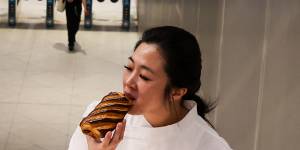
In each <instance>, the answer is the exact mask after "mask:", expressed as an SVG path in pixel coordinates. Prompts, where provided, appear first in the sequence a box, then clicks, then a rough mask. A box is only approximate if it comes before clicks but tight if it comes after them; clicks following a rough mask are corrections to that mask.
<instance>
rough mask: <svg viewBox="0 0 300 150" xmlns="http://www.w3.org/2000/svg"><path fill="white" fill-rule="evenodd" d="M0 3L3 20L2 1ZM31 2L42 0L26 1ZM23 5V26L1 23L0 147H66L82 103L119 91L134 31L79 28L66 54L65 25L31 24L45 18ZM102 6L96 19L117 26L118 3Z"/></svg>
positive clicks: (57, 149)
mask: <svg viewBox="0 0 300 150" xmlns="http://www.w3.org/2000/svg"><path fill="white" fill-rule="evenodd" d="M0 1H1V2H0V7H1V8H0V13H1V15H0V17H1V20H0V22H2V23H3V21H4V22H5V21H7V20H5V18H6V17H7V16H6V17H5V13H7V12H5V9H7V8H4V7H3V6H4V5H3V4H5V3H6V4H7V2H6V1H4V0H0ZM31 1H32V4H36V5H37V4H39V3H40V2H41V1H37V0H34V1H33V0H27V1H26V2H31ZM106 1H107V0H106ZM24 2H25V1H24ZM42 2H45V0H43V1H42ZM24 4H25V3H23V5H22V7H24V8H22V10H23V13H24V14H26V13H27V14H26V15H24V14H22V15H23V17H22V15H21V14H20V16H19V17H21V18H19V21H22V22H24V23H25V24H27V25H28V26H27V27H18V26H16V27H15V28H11V27H6V26H5V25H3V26H1V27H0V114H1V118H0V150H65V149H67V147H68V143H69V139H70V136H71V135H72V133H73V131H74V129H75V128H76V126H77V125H78V124H79V122H80V120H81V114H82V113H83V111H84V109H85V107H86V106H87V105H88V104H89V103H90V102H91V101H93V100H97V99H100V98H101V97H102V96H104V95H105V94H107V93H108V92H110V91H121V90H122V71H123V65H124V64H126V63H127V58H128V56H130V55H131V53H132V49H133V47H134V44H135V42H136V41H137V39H138V33H137V32H135V31H129V32H125V31H119V30H117V29H116V30H114V28H112V30H105V29H103V30H84V29H83V28H81V29H80V31H79V32H78V35H77V41H78V42H77V44H76V46H75V52H69V51H68V50H67V31H66V30H65V28H59V29H56V28H54V29H46V28H42V27H41V28H36V27H35V25H34V24H35V23H36V22H34V21H41V22H44V20H43V19H37V18H38V17H36V16H39V15H40V14H37V12H39V11H35V12H34V11H29V10H30V9H29V8H27V7H29V6H26V7H25V5H24ZM105 4H106V7H105V11H106V14H107V16H99V20H101V21H103V22H108V24H105V27H108V26H109V25H115V26H118V25H119V23H118V18H119V19H120V16H117V15H115V14H114V13H115V12H116V11H112V10H114V9H116V8H115V7H116V5H120V3H119V4H118V3H117V4H113V3H110V2H109V1H107V2H106V3H103V5H105ZM101 7H102V6H101ZM118 7H119V6H118ZM31 8H32V9H35V8H36V6H35V7H31ZM36 9H38V8H36ZM95 12H96V11H95ZM120 12H121V11H120ZM20 13H22V12H20ZM96 13H99V14H100V12H96ZM96 13H95V14H96ZM6 15H7V14H6ZM34 15H36V16H35V17H32V16H34ZM102 15H103V14H102ZM109 15H111V16H109ZM113 16H115V18H114V17H113ZM40 17H41V16H40ZM63 17H64V15H62V16H61V18H63ZM101 17H102V18H101ZM105 17H107V18H105ZM26 18H29V19H28V20H26ZM30 18H31V21H32V20H34V21H32V22H31V21H30ZM41 18H42V17H41ZM111 18H113V19H111ZM63 19H64V18H63ZM63 19H62V20H63ZM59 20H60V19H59V17H58V19H57V21H58V22H59ZM26 21H28V22H26ZM119 21H120V20H119ZM98 23H99V24H98V25H99V27H101V24H100V23H101V22H98ZM4 24H5V23H4ZM60 24H61V26H64V22H63V21H62V22H60Z"/></svg>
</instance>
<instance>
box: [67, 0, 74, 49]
mask: <svg viewBox="0 0 300 150" xmlns="http://www.w3.org/2000/svg"><path fill="white" fill-rule="evenodd" d="M66 18H67V28H68V41H69V44H68V46H69V50H73V49H74V41H75V33H76V15H75V9H74V5H72V4H71V3H68V2H67V3H66Z"/></svg>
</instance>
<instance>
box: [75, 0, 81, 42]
mask: <svg viewBox="0 0 300 150" xmlns="http://www.w3.org/2000/svg"><path fill="white" fill-rule="evenodd" d="M75 11H76V17H75V18H76V21H75V41H76V33H77V31H78V30H79V26H80V19H81V11H82V7H81V3H78V4H76V10H75Z"/></svg>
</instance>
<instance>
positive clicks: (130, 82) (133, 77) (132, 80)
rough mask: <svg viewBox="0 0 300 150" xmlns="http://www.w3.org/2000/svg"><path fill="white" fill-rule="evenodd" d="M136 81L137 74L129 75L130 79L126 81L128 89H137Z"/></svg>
mask: <svg viewBox="0 0 300 150" xmlns="http://www.w3.org/2000/svg"><path fill="white" fill-rule="evenodd" d="M136 79H137V75H136V73H131V74H130V75H128V78H127V79H126V81H125V86H127V87H128V88H131V89H135V88H136Z"/></svg>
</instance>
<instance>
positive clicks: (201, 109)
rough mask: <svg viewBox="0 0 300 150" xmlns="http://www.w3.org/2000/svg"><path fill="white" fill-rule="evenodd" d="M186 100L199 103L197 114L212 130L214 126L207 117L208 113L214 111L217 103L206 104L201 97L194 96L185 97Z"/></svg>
mask: <svg viewBox="0 0 300 150" xmlns="http://www.w3.org/2000/svg"><path fill="white" fill-rule="evenodd" d="M183 99H184V100H193V101H195V102H196V103H197V112H198V115H199V116H201V117H202V118H203V119H204V120H205V121H206V122H207V123H208V124H209V125H210V126H211V127H212V128H214V126H213V124H212V123H211V122H210V121H209V120H208V119H207V118H206V117H205V115H206V114H207V113H209V112H210V111H212V110H213V109H214V108H215V107H216V106H215V103H206V102H205V101H204V100H203V99H202V98H201V97H200V96H198V95H196V94H193V95H192V96H184V97H183Z"/></svg>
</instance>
